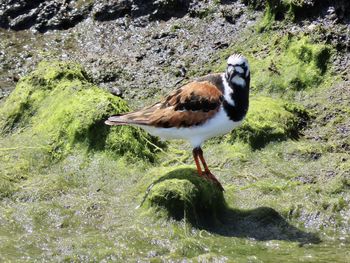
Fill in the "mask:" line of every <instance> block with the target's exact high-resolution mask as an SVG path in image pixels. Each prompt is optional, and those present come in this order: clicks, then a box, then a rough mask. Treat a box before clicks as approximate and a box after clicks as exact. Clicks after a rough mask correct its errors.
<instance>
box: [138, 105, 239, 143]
mask: <svg viewBox="0 0 350 263" xmlns="http://www.w3.org/2000/svg"><path fill="white" fill-rule="evenodd" d="M241 122H242V121H239V122H234V121H232V120H230V119H229V117H228V116H227V114H226V112H225V110H224V109H223V107H220V109H219V111H218V113H217V114H215V115H214V116H213V117H212V118H211V119H209V120H208V121H206V122H205V123H204V124H202V125H198V126H194V127H188V128H159V127H152V126H146V125H140V127H141V128H143V129H145V130H146V131H147V132H149V133H150V134H152V135H155V136H159V137H161V138H162V139H166V140H168V139H184V140H187V141H189V142H190V143H191V145H192V146H193V147H198V146H200V145H201V144H202V143H203V142H204V141H205V140H207V139H209V138H212V137H215V136H219V135H223V134H226V133H228V132H230V131H231V130H232V129H233V128H235V127H237V126H239V125H240V124H241Z"/></svg>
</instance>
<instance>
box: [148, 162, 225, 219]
mask: <svg viewBox="0 0 350 263" xmlns="http://www.w3.org/2000/svg"><path fill="white" fill-rule="evenodd" d="M145 207H147V208H151V209H156V210H158V211H161V212H162V213H163V214H165V215H166V216H168V217H170V218H173V219H176V220H181V219H184V218H185V219H186V220H188V221H189V222H191V223H192V224H193V225H212V224H214V223H215V222H216V221H217V220H218V219H219V218H220V215H221V213H223V212H224V211H226V203H225V199H224V196H223V193H222V191H221V190H220V189H219V188H218V187H217V186H216V185H215V184H213V183H212V182H210V181H208V180H205V179H203V178H201V177H199V176H198V174H197V172H196V171H195V170H193V169H189V168H180V169H177V170H173V171H170V172H168V173H167V174H165V175H164V176H161V177H159V178H158V179H157V180H156V181H154V182H153V183H152V184H151V187H150V190H149V192H148V194H147V197H146V203H145Z"/></svg>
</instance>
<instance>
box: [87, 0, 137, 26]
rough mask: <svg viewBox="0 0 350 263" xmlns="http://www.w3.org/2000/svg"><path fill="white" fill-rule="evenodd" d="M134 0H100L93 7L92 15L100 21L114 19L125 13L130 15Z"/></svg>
mask: <svg viewBox="0 0 350 263" xmlns="http://www.w3.org/2000/svg"><path fill="white" fill-rule="evenodd" d="M131 10H132V1H130V0H109V1H105V0H99V1H96V2H95V4H94V7H93V9H92V16H93V18H94V19H96V20H99V21H107V20H113V19H116V18H119V17H123V16H125V15H127V14H128V15H130V14H131Z"/></svg>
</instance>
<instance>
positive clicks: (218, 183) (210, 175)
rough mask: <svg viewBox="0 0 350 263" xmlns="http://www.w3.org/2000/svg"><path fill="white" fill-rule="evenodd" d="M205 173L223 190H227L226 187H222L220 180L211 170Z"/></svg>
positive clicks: (204, 173)
mask: <svg viewBox="0 0 350 263" xmlns="http://www.w3.org/2000/svg"><path fill="white" fill-rule="evenodd" d="M203 175H205V176H206V178H208V179H209V180H210V181H212V182H213V183H214V184H216V185H217V186H218V187H219V189H220V190H221V191H225V189H224V187H222V185H221V183H220V182H219V180H218V179H217V178H216V177H215V176H214V175H213V174H212V173H211V172H210V171H204V172H203Z"/></svg>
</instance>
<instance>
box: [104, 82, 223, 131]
mask: <svg viewBox="0 0 350 263" xmlns="http://www.w3.org/2000/svg"><path fill="white" fill-rule="evenodd" d="M222 101H223V94H222V92H221V90H220V89H219V88H218V87H216V86H215V85H213V84H211V83H210V82H208V81H194V82H191V83H189V84H187V85H185V86H183V87H181V88H179V89H177V90H175V91H174V92H172V93H171V94H169V95H168V96H167V97H166V98H165V99H164V100H162V101H161V102H158V103H156V104H154V105H152V106H150V107H147V108H144V109H142V110H139V111H135V112H131V113H127V114H124V115H119V116H112V117H110V118H109V119H108V120H107V121H106V124H109V125H123V124H138V125H151V126H155V127H163V128H170V127H177V128H179V127H189V126H195V125H200V124H202V123H204V122H206V121H207V120H208V119H210V118H211V117H212V116H213V115H214V114H215V113H216V112H218V111H219V109H220V106H221V104H222Z"/></svg>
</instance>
